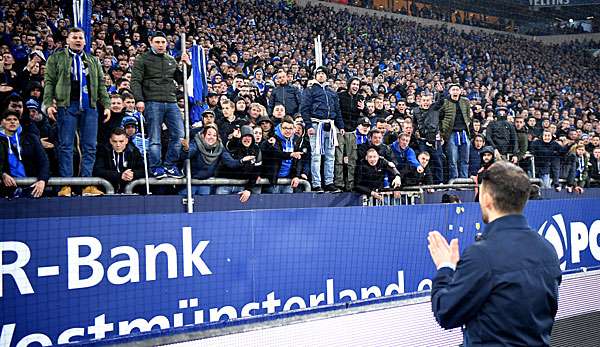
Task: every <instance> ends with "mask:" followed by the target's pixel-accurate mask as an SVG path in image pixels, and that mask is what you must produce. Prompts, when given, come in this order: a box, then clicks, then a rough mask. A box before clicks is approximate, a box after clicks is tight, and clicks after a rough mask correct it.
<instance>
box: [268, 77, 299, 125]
mask: <svg viewBox="0 0 600 347" xmlns="http://www.w3.org/2000/svg"><path fill="white" fill-rule="evenodd" d="M301 103H302V93H301V92H300V90H299V89H298V88H296V87H294V86H292V85H290V84H289V81H288V75H287V73H286V72H285V71H283V70H281V71H279V72H278V73H277V87H276V88H275V89H273V92H272V93H271V100H270V102H269V106H270V107H271V109H269V113H270V114H272V113H273V106H274V105H276V104H282V105H283V106H284V107H285V112H286V114H287V115H288V116H292V117H295V116H296V115H297V114H298V113H300V104H301Z"/></svg>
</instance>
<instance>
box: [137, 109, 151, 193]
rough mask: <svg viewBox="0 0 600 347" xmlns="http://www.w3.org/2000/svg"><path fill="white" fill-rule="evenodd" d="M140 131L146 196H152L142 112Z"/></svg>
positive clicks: (141, 114)
mask: <svg viewBox="0 0 600 347" xmlns="http://www.w3.org/2000/svg"><path fill="white" fill-rule="evenodd" d="M138 112H139V111H138ZM140 130H141V131H142V151H143V152H144V153H143V154H144V178H145V180H144V181H145V182H146V195H150V194H151V193H150V182H148V157H147V156H146V155H147V154H146V134H145V133H144V114H143V113H142V112H140Z"/></svg>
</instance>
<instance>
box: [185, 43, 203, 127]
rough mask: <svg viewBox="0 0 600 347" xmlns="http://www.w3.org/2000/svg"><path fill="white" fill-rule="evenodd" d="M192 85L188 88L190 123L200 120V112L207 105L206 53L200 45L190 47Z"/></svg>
mask: <svg viewBox="0 0 600 347" xmlns="http://www.w3.org/2000/svg"><path fill="white" fill-rule="evenodd" d="M191 50H192V58H191V60H192V75H191V76H190V79H191V82H192V85H191V87H190V88H189V89H188V90H189V94H188V96H189V101H190V122H191V123H192V124H194V123H196V122H198V121H200V120H202V112H204V111H205V110H206V109H207V108H208V105H207V104H206V96H207V94H208V83H207V82H206V54H205V52H204V48H202V46H198V45H193V46H192V48H191Z"/></svg>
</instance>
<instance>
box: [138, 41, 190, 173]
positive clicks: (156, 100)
mask: <svg viewBox="0 0 600 347" xmlns="http://www.w3.org/2000/svg"><path fill="white" fill-rule="evenodd" d="M150 45H151V46H152V48H151V49H150V50H149V51H148V52H146V53H144V54H142V55H141V56H138V57H137V58H136V59H135V65H134V66H133V73H132V77H131V89H132V91H133V95H134V96H135V100H136V101H137V104H136V107H137V108H138V110H139V111H143V112H144V117H146V119H147V121H148V139H149V141H150V148H149V149H148V154H149V155H148V160H149V166H150V169H151V170H152V175H153V176H154V177H155V178H164V177H167V176H169V177H173V178H182V177H183V174H182V173H181V171H180V170H179V169H178V168H177V166H176V161H177V159H178V158H179V153H180V151H181V142H180V139H181V138H183V135H184V134H183V117H182V116H181V111H180V110H179V107H178V106H177V86H176V84H175V82H177V83H178V84H180V85H181V83H183V71H182V70H181V69H179V68H178V67H177V66H178V64H177V61H176V60H175V58H173V57H172V56H170V55H169V54H167V40H166V36H165V34H164V33H162V32H155V33H154V36H152V39H151V40H150ZM181 61H182V62H184V63H185V64H186V68H188V67H187V66H189V65H190V58H189V56H188V54H187V53H186V52H184V53H183V54H182V55H181ZM163 123H165V124H166V125H167V128H168V129H169V145H168V149H167V154H166V155H165V158H164V161H163V160H162V158H161V148H162V144H161V141H160V134H161V130H162V124H163Z"/></svg>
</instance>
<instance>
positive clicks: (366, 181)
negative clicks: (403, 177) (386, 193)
mask: <svg viewBox="0 0 600 347" xmlns="http://www.w3.org/2000/svg"><path fill="white" fill-rule="evenodd" d="M390 163H391V162H389V161H387V160H385V159H383V158H379V161H378V162H377V165H375V166H371V165H369V163H368V162H367V160H366V159H362V160H360V161H359V163H358V165H357V166H356V171H355V174H354V191H356V192H357V193H361V194H366V195H370V194H371V192H372V191H378V190H382V189H383V179H384V177H385V175H386V173H387V174H388V177H389V180H390V182H392V180H394V179H395V178H396V176H400V173H399V172H398V170H396V169H395V168H393V167H391V166H390V165H389V164H390Z"/></svg>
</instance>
